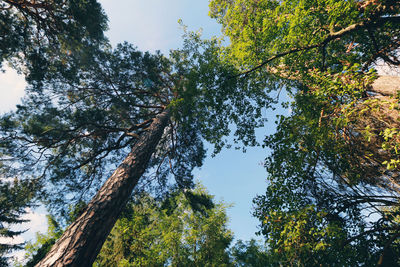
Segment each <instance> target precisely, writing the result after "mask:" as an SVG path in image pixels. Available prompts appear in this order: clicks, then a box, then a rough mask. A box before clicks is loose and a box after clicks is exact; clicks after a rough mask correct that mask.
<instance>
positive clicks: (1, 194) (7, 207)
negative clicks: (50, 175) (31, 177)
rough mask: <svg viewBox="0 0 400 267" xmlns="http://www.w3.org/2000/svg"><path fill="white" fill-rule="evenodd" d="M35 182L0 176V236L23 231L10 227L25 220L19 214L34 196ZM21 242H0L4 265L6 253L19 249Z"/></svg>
mask: <svg viewBox="0 0 400 267" xmlns="http://www.w3.org/2000/svg"><path fill="white" fill-rule="evenodd" d="M35 187H36V184H34V183H32V182H27V181H21V180H19V179H17V178H15V179H11V178H10V179H5V178H0V237H2V238H14V237H16V236H18V235H19V234H21V233H23V232H24V231H23V230H22V231H14V230H12V229H11V228H12V227H13V226H15V225H17V224H20V223H23V222H26V220H24V219H22V218H21V216H22V215H24V214H26V212H27V210H26V208H27V207H30V206H31V204H32V203H31V200H32V199H33V198H34V197H35ZM22 246H23V244H13V245H10V244H7V243H0V262H1V263H2V264H4V266H6V262H7V257H6V255H7V254H8V253H10V252H11V251H14V250H17V249H21V248H22Z"/></svg>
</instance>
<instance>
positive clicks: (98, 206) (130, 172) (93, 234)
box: [36, 109, 170, 267]
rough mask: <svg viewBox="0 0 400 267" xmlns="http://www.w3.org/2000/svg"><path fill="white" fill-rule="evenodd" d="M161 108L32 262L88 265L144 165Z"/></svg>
mask: <svg viewBox="0 0 400 267" xmlns="http://www.w3.org/2000/svg"><path fill="white" fill-rule="evenodd" d="M169 117H170V114H169V110H168V109H166V110H164V111H163V112H162V113H161V114H160V115H158V116H157V117H156V118H155V119H154V120H153V122H152V124H151V125H150V126H149V128H148V130H147V132H146V133H144V134H143V135H142V136H141V137H140V138H139V140H138V141H137V143H136V144H135V145H134V147H133V148H132V150H131V152H130V153H129V155H128V156H127V157H126V158H125V159H124V161H123V162H122V163H121V164H120V165H119V167H118V168H117V169H116V170H115V171H114V173H113V174H112V175H111V177H110V178H108V180H107V181H106V182H105V184H104V185H103V186H102V187H101V189H100V190H99V192H97V194H96V195H95V196H94V198H93V199H92V200H91V201H90V202H89V204H88V206H87V208H86V209H85V211H84V212H83V214H82V215H81V216H79V217H78V219H76V220H75V221H74V222H73V223H72V224H71V225H70V226H69V227H68V228H67V230H66V231H65V232H64V234H63V235H62V236H61V237H60V239H59V240H58V241H57V242H56V243H55V244H54V245H53V247H52V248H51V250H50V251H49V252H48V253H47V255H46V256H45V257H44V259H42V260H41V261H40V262H39V263H38V264H37V265H36V266H37V267H39V266H40V267H44V266H46V267H47V266H48V267H50V266H52V267H57V266H74V267H86V266H88V267H89V266H92V265H93V262H94V260H95V259H96V257H97V254H98V253H99V252H100V249H101V247H102V245H103V243H104V241H105V240H106V238H107V236H108V234H109V233H110V231H111V229H112V227H113V226H114V224H115V222H116V220H117V219H118V217H119V215H120V213H121V211H122V209H123V208H124V207H125V205H126V203H127V201H128V200H129V197H130V195H131V194H132V191H133V189H134V188H135V186H136V184H137V183H138V181H139V178H140V177H141V176H142V174H143V173H144V171H145V170H146V168H147V165H148V162H149V160H150V158H151V155H152V154H153V152H154V150H155V148H156V146H157V144H158V143H159V141H160V139H161V136H162V134H163V131H164V129H165V127H166V125H167V123H168V120H169Z"/></svg>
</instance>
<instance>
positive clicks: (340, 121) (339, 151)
mask: <svg viewBox="0 0 400 267" xmlns="http://www.w3.org/2000/svg"><path fill="white" fill-rule="evenodd" d="M210 8H211V11H210V13H211V16H213V17H215V18H216V19H217V20H218V21H219V22H220V23H221V24H222V26H223V29H224V33H225V35H227V36H228V37H229V38H230V41H231V43H230V45H229V46H228V47H227V48H225V51H226V54H227V55H228V57H229V60H231V61H232V62H233V63H234V64H236V65H237V66H238V67H239V68H241V69H242V74H241V75H242V76H246V75H249V74H252V75H254V76H253V77H256V76H255V74H254V72H257V73H259V74H260V77H259V79H263V77H264V76H266V75H270V76H274V77H276V78H277V81H278V82H280V83H281V84H284V85H285V86H286V89H287V90H288V91H289V92H290V94H291V95H292V96H293V97H294V101H293V102H292V104H291V105H290V106H291V115H290V116H287V117H281V118H279V119H278V129H277V133H276V134H274V135H272V136H270V137H267V138H266V140H265V146H268V147H270V148H271V149H272V151H273V152H272V153H271V155H270V156H269V157H268V158H267V160H266V168H267V170H268V173H269V175H268V181H269V185H268V188H267V192H266V194H265V196H259V197H257V198H256V199H255V203H256V204H257V208H256V211H255V215H256V216H257V217H258V218H259V219H260V221H261V227H262V228H261V229H262V230H261V232H262V233H263V234H264V235H265V236H266V238H267V242H268V245H269V246H270V247H271V249H272V250H273V253H276V255H277V256H279V257H281V259H282V261H281V262H282V263H283V264H285V265H303V266H314V265H315V266H319V265H320V264H321V263H323V264H328V265H332V266H335V264H336V265H338V266H343V265H345V266H354V265H359V264H366V265H368V264H372V263H373V264H376V263H379V264H390V263H389V262H390V261H391V260H393V259H391V258H390V257H388V256H385V255H392V258H393V255H396V254H397V251H398V245H397V243H396V242H394V240H395V239H396V237H397V236H398V234H397V231H398V227H399V226H398V222H397V220H396V219H395V218H396V216H397V214H398V213H397V207H398V203H399V190H398V171H399V169H398V164H397V162H398V152H397V151H398V150H397V146H398V135H397V133H398V129H399V124H398V120H397V117H398V96H397V92H396V90H398V88H396V87H393V86H384V87H386V89H385V90H380V89H379V88H378V87H379V86H380V85H382V82H381V81H382V80H386V81H387V78H383V79H381V78H378V80H377V81H376V82H375V83H373V81H374V79H376V77H374V76H375V74H374V71H373V68H374V66H375V64H376V63H377V62H379V61H384V62H385V63H387V64H389V65H391V66H398V65H399V63H400V61H399V58H398V49H399V43H398V40H397V36H398V35H399V31H400V28H399V24H400V17H399V15H398V14H399V13H400V12H399V11H400V5H399V3H398V1H307V0H303V1H290V0H288V1H240V0H238V1H225V0H215V1H212V2H211V3H210ZM278 82H277V83H278ZM390 87H392V88H390ZM286 107H289V105H288V104H286ZM374 213H377V214H379V215H378V216H377V219H375V220H371V219H368V216H369V215H370V214H374ZM356 252H357V253H359V254H358V255H363V253H366V255H365V254H364V255H365V256H364V257H357V256H355V255H357V254H356ZM397 258H398V257H397ZM395 261H396V260H395ZM392 263H393V262H392ZM394 264H395V263H394Z"/></svg>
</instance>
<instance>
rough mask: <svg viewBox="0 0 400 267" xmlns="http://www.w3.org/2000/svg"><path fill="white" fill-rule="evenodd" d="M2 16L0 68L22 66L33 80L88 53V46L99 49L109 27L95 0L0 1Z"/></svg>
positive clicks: (0, 13) (0, 15)
mask: <svg viewBox="0 0 400 267" xmlns="http://www.w3.org/2000/svg"><path fill="white" fill-rule="evenodd" d="M0 17H1V21H0V23H1V29H2V42H1V44H0V66H1V64H2V63H3V61H4V60H7V61H9V63H12V64H13V65H14V66H15V67H17V66H18V64H20V63H22V64H23V66H24V67H27V68H28V70H29V72H28V73H29V75H30V77H29V78H30V79H36V78H39V77H41V76H43V75H45V73H43V72H46V71H47V68H48V67H49V65H51V64H53V63H54V62H55V61H59V60H61V59H62V58H64V60H65V58H66V57H68V56H71V54H74V57H77V56H78V54H79V53H78V52H79V51H83V50H85V51H86V52H87V51H88V50H87V49H86V48H85V46H86V47H87V46H97V45H98V44H99V43H101V42H103V41H104V40H105V37H104V35H103V31H104V30H106V28H107V17H106V16H105V14H104V12H103V10H102V8H101V6H100V4H99V3H98V2H97V1H96V0H62V1H54V0H50V1H48V0H46V1H44V0H39V1H30V0H23V1H0ZM19 69H20V70H22V69H24V68H22V69H21V68H19ZM25 70H26V69H25ZM25 70H24V71H25ZM60 70H61V69H60Z"/></svg>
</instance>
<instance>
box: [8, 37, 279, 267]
mask: <svg viewBox="0 0 400 267" xmlns="http://www.w3.org/2000/svg"><path fill="white" fill-rule="evenodd" d="M189 37H190V38H188V39H187V40H186V43H185V46H184V48H183V49H181V50H177V51H174V52H172V54H171V57H170V58H169V59H168V58H166V57H164V56H162V55H161V54H159V53H157V54H155V55H151V54H149V53H141V52H139V51H137V50H136V49H134V48H133V47H132V46H131V45H129V44H121V45H119V46H118V47H117V48H116V49H115V50H111V49H110V48H107V47H104V49H103V50H102V51H98V53H97V54H95V55H94V56H93V58H90V57H89V58H87V59H86V60H87V61H86V62H85V63H84V64H80V65H76V66H72V67H71V68H73V69H75V70H76V75H74V76H66V75H64V73H58V72H55V73H53V72H51V73H50V74H47V75H46V76H45V79H41V80H40V82H38V83H36V82H32V83H31V85H30V86H29V87H28V89H27V97H26V98H25V99H24V102H23V104H22V105H20V106H19V107H18V110H17V111H16V112H15V113H10V114H6V115H5V116H4V117H3V121H7V123H4V124H3V125H2V134H3V138H2V142H3V147H4V150H6V151H7V152H8V153H10V154H12V155H13V157H15V158H17V159H18V160H19V162H20V165H18V166H17V167H19V168H20V169H19V172H20V173H24V174H25V175H27V174H32V175H33V176H35V177H39V180H40V181H41V182H42V183H43V189H44V190H43V191H42V192H41V196H42V197H43V199H44V200H45V201H47V203H49V205H50V207H51V208H52V210H53V211H54V212H57V211H58V212H61V213H62V212H63V208H62V207H65V206H66V205H67V204H69V203H70V202H71V201H74V200H75V201H79V200H81V199H84V200H87V199H89V198H90V197H92V196H93V195H94V193H95V192H96V191H97V190H98V189H99V187H100V186H99V185H100V184H101V183H102V182H103V181H104V180H105V178H106V177H107V175H109V174H111V173H112V171H113V170H112V168H113V166H115V167H116V170H115V171H114V172H113V174H112V175H111V176H110V179H109V180H107V182H106V183H105V184H104V186H103V187H102V188H100V189H99V191H98V193H97V194H96V196H94V198H93V200H92V201H91V202H89V204H88V207H87V209H86V210H85V211H84V212H83V214H82V215H81V216H80V217H79V218H77V220H76V221H75V222H74V223H72V225H71V226H70V227H69V228H68V229H67V230H66V231H65V232H64V234H63V236H61V238H60V239H59V241H57V243H56V244H55V245H54V246H53V249H52V250H51V251H50V252H49V254H48V256H47V257H46V258H45V259H43V261H42V262H41V263H39V265H40V266H57V264H70V265H71V266H72V265H75V266H76V265H80V266H82V265H90V264H91V263H92V262H93V260H94V259H95V257H96V255H97V253H98V251H99V250H100V248H101V245H102V243H103V242H104V241H105V239H106V237H107V235H108V233H109V231H111V228H112V226H113V225H114V223H115V221H116V219H117V218H118V215H119V214H120V212H121V211H122V209H123V208H124V206H125V204H126V202H127V200H128V199H129V196H130V195H131V193H132V190H133V189H134V188H135V187H137V186H136V185H137V184H138V183H139V184H140V185H146V184H147V183H150V184H151V182H152V181H154V180H155V179H156V181H157V183H155V185H157V184H158V185H161V186H159V187H158V188H167V187H168V184H170V182H169V180H168V179H169V178H168V177H169V174H172V175H173V176H174V177H175V180H176V182H177V183H176V186H177V187H179V188H182V189H183V188H190V187H191V186H192V181H191V173H190V172H191V170H192V169H193V168H194V167H196V166H200V165H201V162H202V159H203V157H204V153H205V151H204V149H203V147H202V140H203V139H205V140H208V141H210V142H212V143H214V144H215V145H216V152H218V150H219V149H221V147H222V146H223V145H224V139H223V137H224V136H226V135H227V134H229V128H228V126H229V125H230V124H232V123H234V124H235V125H236V126H237V128H236V136H237V140H242V142H243V143H244V144H245V145H246V144H250V145H251V144H255V136H254V128H255V127H257V126H260V125H262V123H263V120H262V118H260V117H261V116H260V115H261V107H262V106H266V105H269V104H270V102H272V101H271V98H270V97H268V96H266V94H265V90H264V89H265V86H264V84H263V83H262V82H261V83H257V84H252V83H248V82H247V81H245V80H240V81H238V80H236V79H228V78H227V77H230V76H233V75H234V74H235V69H234V68H233V67H232V66H231V65H229V64H226V63H224V62H223V61H221V60H220V58H219V54H218V52H219V50H218V46H217V43H218V42H217V40H211V41H201V40H200V38H199V36H197V35H196V34H191V35H190V36H189ZM72 63H76V62H75V61H73V62H65V64H67V66H69V64H72ZM126 155H127V156H126ZM118 161H122V164H120V165H119V167H117V163H118ZM146 170H148V172H150V171H154V172H155V176H153V177H151V176H150V175H148V176H145V177H144V178H142V179H141V180H139V178H141V177H142V174H143V173H144V172H145V171H146ZM146 177H147V178H146ZM157 179H158V180H157ZM153 184H154V183H153ZM156 189H157V188H156ZM158 193H159V194H162V191H160V192H158ZM64 204H65V205H64ZM104 218H108V219H107V220H104ZM76 229H81V230H79V231H76ZM64 252H65V253H67V254H65V255H63V253H64ZM61 262H63V263H61Z"/></svg>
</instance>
